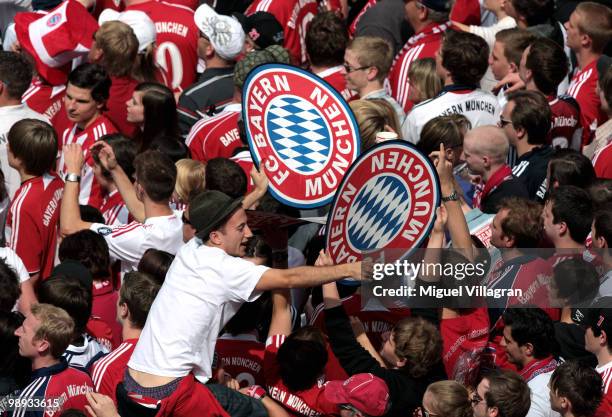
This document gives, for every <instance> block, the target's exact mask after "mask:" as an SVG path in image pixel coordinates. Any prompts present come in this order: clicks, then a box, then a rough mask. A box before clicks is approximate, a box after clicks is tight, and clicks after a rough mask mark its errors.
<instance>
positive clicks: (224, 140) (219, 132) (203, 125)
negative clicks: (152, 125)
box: [185, 103, 242, 162]
mask: <svg viewBox="0 0 612 417" xmlns="http://www.w3.org/2000/svg"><path fill="white" fill-rule="evenodd" d="M241 110H242V105H240V104H238V103H232V104H228V105H227V106H225V108H224V109H223V111H222V112H221V113H219V114H217V115H215V116H213V117H211V118H209V119H202V120H200V121H199V122H197V123H196V124H194V125H193V127H192V128H191V131H190V132H189V135H187V139H186V140H185V144H186V145H187V146H188V147H189V151H190V152H191V157H192V158H193V159H195V160H196V161H203V162H206V161H208V160H210V159H213V158H219V157H222V158H229V157H231V156H232V154H233V153H234V150H235V149H236V148H238V147H240V146H242V142H241V141H240V133H239V132H238V116H239V115H240V111H241Z"/></svg>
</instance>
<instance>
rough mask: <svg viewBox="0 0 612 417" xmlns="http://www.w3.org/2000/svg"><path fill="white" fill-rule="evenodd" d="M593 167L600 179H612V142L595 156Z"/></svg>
mask: <svg viewBox="0 0 612 417" xmlns="http://www.w3.org/2000/svg"><path fill="white" fill-rule="evenodd" d="M593 166H594V167H595V174H597V177H598V178H608V179H612V142H610V143H608V144H607V145H606V146H604V147H603V148H601V150H600V151H599V152H597V153H596V154H595V156H594V157H593Z"/></svg>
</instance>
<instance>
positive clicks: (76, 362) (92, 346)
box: [62, 333, 110, 372]
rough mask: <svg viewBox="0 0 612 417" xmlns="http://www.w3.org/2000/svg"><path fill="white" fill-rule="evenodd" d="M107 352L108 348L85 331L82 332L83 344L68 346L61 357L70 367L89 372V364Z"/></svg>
mask: <svg viewBox="0 0 612 417" xmlns="http://www.w3.org/2000/svg"><path fill="white" fill-rule="evenodd" d="M109 352H110V349H108V348H107V347H106V346H104V345H103V344H101V343H100V342H98V341H97V340H96V339H94V338H93V337H91V336H90V335H88V334H87V333H85V334H83V345H82V346H74V345H70V346H68V349H66V351H65V352H64V354H63V355H62V357H64V358H65V359H66V362H68V365H70V366H71V367H72V368H76V369H78V370H80V371H84V372H89V368H90V367H91V365H93V363H94V362H95V361H97V360H98V359H100V358H101V357H102V356H104V355H106V354H108V353H109Z"/></svg>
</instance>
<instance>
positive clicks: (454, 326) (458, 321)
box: [440, 308, 489, 384]
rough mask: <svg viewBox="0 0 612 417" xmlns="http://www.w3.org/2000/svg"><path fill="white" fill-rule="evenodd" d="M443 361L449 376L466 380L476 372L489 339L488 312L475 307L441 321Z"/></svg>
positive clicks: (470, 378)
mask: <svg viewBox="0 0 612 417" xmlns="http://www.w3.org/2000/svg"><path fill="white" fill-rule="evenodd" d="M440 334H441V335H442V361H443V363H444V367H445V369H446V374H447V375H448V377H449V378H450V379H454V380H455V381H459V382H461V383H462V384H467V383H470V382H474V381H472V379H473V378H474V377H475V376H476V375H475V372H476V371H478V369H479V361H480V354H481V352H482V351H483V350H484V348H485V347H486V346H487V342H488V340H489V314H488V313H487V309H486V308H475V309H473V310H470V311H469V312H468V313H466V314H463V313H462V314H461V315H460V316H458V317H454V318H443V319H442V320H441V321H440Z"/></svg>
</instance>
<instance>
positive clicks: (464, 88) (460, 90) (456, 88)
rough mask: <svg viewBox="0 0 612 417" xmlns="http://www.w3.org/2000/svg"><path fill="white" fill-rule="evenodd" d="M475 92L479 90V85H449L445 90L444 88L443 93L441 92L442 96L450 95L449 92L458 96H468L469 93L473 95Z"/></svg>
mask: <svg viewBox="0 0 612 417" xmlns="http://www.w3.org/2000/svg"><path fill="white" fill-rule="evenodd" d="M474 90H478V86H477V85H469V84H451V85H447V86H445V87H444V88H442V91H440V94H442V93H448V92H453V93H457V94H467V93H471V92H472V91H474Z"/></svg>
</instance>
